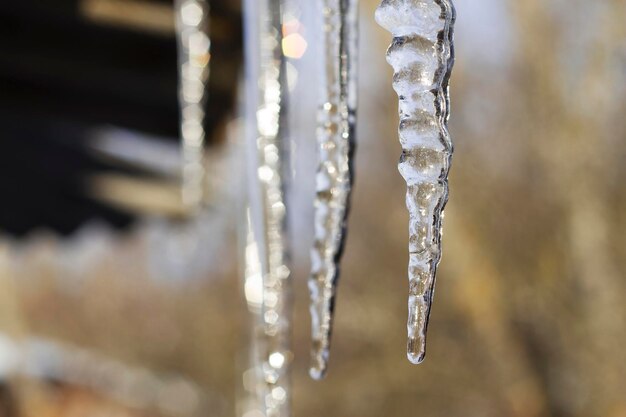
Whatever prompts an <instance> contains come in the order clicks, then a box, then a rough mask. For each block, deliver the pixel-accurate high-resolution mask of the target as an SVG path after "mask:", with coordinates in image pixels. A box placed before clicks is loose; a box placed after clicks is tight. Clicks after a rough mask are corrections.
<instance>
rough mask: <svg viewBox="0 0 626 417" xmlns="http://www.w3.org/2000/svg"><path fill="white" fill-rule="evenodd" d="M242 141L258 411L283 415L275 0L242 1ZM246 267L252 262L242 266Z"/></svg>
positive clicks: (285, 283) (286, 347)
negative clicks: (254, 273) (255, 313)
mask: <svg viewBox="0 0 626 417" xmlns="http://www.w3.org/2000/svg"><path fill="white" fill-rule="evenodd" d="M244 5H245V9H244V13H245V36H246V42H245V48H246V50H245V58H246V59H245V61H246V64H245V65H246V79H247V82H246V121H247V123H248V125H247V128H246V143H247V149H248V151H249V164H250V169H249V170H248V171H249V173H250V176H249V178H248V179H249V184H248V186H249V201H248V203H249V210H250V211H249V212H250V225H251V231H252V238H251V239H252V241H253V242H255V252H256V253H257V254H258V255H256V256H258V269H259V272H258V273H259V276H260V278H261V282H262V287H261V288H262V290H261V295H260V314H259V320H260V323H258V326H257V331H256V332H255V340H254V341H253V345H254V349H255V352H256V356H257V358H256V359H255V362H256V364H255V375H256V379H257V380H256V382H257V385H258V398H259V402H260V403H261V404H263V407H264V410H262V415H264V416H266V417H281V416H288V415H289V414H290V396H291V386H290V367H291V357H292V354H291V350H290V349H291V348H290V326H291V319H292V314H291V270H290V267H289V263H288V244H287V237H286V236H287V233H286V220H287V209H286V207H287V206H286V200H285V188H286V179H287V178H288V173H289V150H288V143H289V140H288V137H287V136H286V133H285V129H284V126H285V110H286V106H285V105H284V100H285V95H286V92H287V88H286V86H287V83H286V76H285V75H286V74H285V61H284V55H283V52H282V48H281V43H282V10H283V6H284V5H283V2H282V1H281V0H246V1H245V3H244ZM248 266H251V264H249V265H248Z"/></svg>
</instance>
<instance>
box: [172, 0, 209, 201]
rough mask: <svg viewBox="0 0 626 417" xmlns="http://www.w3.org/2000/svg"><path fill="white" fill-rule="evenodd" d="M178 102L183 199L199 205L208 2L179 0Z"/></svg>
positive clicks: (202, 183)
mask: <svg viewBox="0 0 626 417" xmlns="http://www.w3.org/2000/svg"><path fill="white" fill-rule="evenodd" d="M175 8H176V32H177V37H178V51H179V52H178V65H179V80H180V81H179V103H180V112H181V116H180V118H181V129H180V130H181V137H182V153H183V173H182V177H183V187H182V189H183V202H184V203H185V204H186V205H188V206H190V207H195V208H197V207H198V206H199V205H200V204H201V203H202V200H203V198H204V177H205V172H204V164H203V155H204V152H203V149H204V139H205V137H204V136H205V131H204V104H205V102H206V99H207V97H206V96H207V94H206V92H207V88H206V86H207V83H208V78H209V60H210V56H211V55H210V45H211V42H210V39H209V5H208V3H207V1H206V0H176V2H175Z"/></svg>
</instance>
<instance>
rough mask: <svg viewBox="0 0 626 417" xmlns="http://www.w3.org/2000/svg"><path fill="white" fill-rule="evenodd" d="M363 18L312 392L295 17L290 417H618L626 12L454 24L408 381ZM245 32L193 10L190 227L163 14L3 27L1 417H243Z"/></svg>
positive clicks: (376, 36) (82, 5)
mask: <svg viewBox="0 0 626 417" xmlns="http://www.w3.org/2000/svg"><path fill="white" fill-rule="evenodd" d="M377 3H378V2H377V1H375V0H361V13H360V15H361V20H360V22H361V23H360V29H361V46H360V58H359V60H360V68H361V75H360V109H359V112H360V119H359V124H358V150H357V156H356V171H357V172H356V175H357V177H356V188H355V191H354V195H353V203H352V207H353V208H352V214H351V218H350V222H349V235H348V240H347V246H346V252H345V258H344V261H343V267H342V272H343V274H342V279H341V287H340V289H339V295H338V297H339V298H338V305H337V309H336V314H337V316H336V329H335V332H334V339H333V348H332V356H331V364H330V366H331V368H330V371H329V374H328V376H327V378H326V380H325V381H323V382H321V383H320V382H314V381H311V380H309V378H308V372H307V361H308V358H309V335H308V333H309V318H308V299H307V298H308V291H307V285H306V279H307V275H308V268H309V260H308V248H309V245H310V243H311V241H312V230H313V226H312V199H313V195H314V187H313V172H314V171H315V165H316V161H315V158H313V157H312V155H314V154H315V147H316V144H315V137H314V132H315V126H314V123H315V117H314V115H315V111H316V110H315V109H316V106H317V104H316V95H317V91H316V89H315V88H314V86H315V82H314V81H315V80H316V74H317V73H318V69H319V67H318V66H317V63H318V61H319V60H318V59H317V57H318V56H319V55H318V49H317V48H319V42H318V37H319V34H318V30H319V28H318V27H317V26H316V22H317V20H316V19H317V18H318V17H317V16H318V14H319V10H318V9H317V8H316V7H315V4H314V2H306V1H296V0H290V1H289V2H288V19H287V23H289V25H288V26H287V27H286V29H285V33H287V34H291V35H294V37H293V38H292V43H291V44H288V45H291V49H290V51H289V54H288V55H289V56H290V58H289V64H288V66H289V73H290V75H289V81H290V95H291V96H292V100H291V105H290V108H289V114H290V116H289V117H290V121H291V126H292V128H291V131H290V135H291V137H292V140H293V143H294V147H295V151H294V152H293V155H294V178H293V184H292V193H291V198H292V201H293V206H292V207H293V211H292V217H293V222H292V223H293V224H292V228H291V230H292V240H293V243H294V271H295V272H294V287H295V290H296V296H295V308H296V311H295V313H296V314H295V322H294V323H295V324H294V345H293V350H294V357H295V363H294V371H293V382H294V403H293V404H294V414H295V415H298V416H321V415H323V416H327V417H331V416H359V417H374V416H377V417H380V416H383V415H398V416H428V417H443V416H446V417H447V416H464V417H474V416H476V417H590V416H602V417H626V395H624V393H625V392H626V349H624V345H625V344H626V299H625V294H626V279H625V277H626V238H625V237H624V236H626V187H625V186H624V178H626V118H624V116H623V115H624V114H626V24H625V22H626V1H624V0H602V1H595V2H589V1H583V0H542V1H540V0H525V1H523V2H521V1H513V0H457V1H456V2H455V3H456V6H457V14H458V20H457V26H456V53H457V63H456V67H455V71H454V73H453V78H452V91H451V94H452V104H453V109H452V118H451V133H452V136H453V139H454V142H455V149H456V153H455V156H454V163H453V168H452V171H451V177H450V188H451V198H450V202H449V204H448V206H447V210H446V217H445V225H444V257H443V261H442V263H441V267H440V273H439V279H438V287H437V296H436V299H435V305H434V310H433V315H432V319H431V326H430V332H429V352H428V356H427V360H426V361H425V363H424V364H423V365H420V366H417V367H416V366H412V365H410V364H409V363H408V362H407V360H406V357H405V333H406V329H405V320H406V293H407V288H406V287H407V285H406V267H407V262H408V254H407V249H406V248H407V223H408V215H407V213H406V209H405V207H404V182H403V180H402V178H401V177H400V175H399V174H398V172H397V169H396V163H397V160H398V156H399V154H400V147H399V144H398V142H397V137H396V127H397V98H396V96H395V93H394V92H393V90H392V89H391V87H390V82H391V68H389V67H388V66H387V64H386V62H385V59H384V53H385V49H386V47H387V45H388V44H389V43H390V37H389V34H388V33H387V32H385V31H384V30H383V29H381V28H379V27H377V26H376V25H375V23H374V21H373V13H374V9H375V7H376V6H377ZM241 12H242V10H241V5H240V4H239V2H238V1H234V0H212V1H211V29H210V36H211V60H210V73H211V76H210V81H209V84H208V87H207V89H208V94H209V100H208V103H207V111H206V114H207V117H206V119H205V129H206V131H207V146H206V148H205V160H206V166H207V171H208V174H209V175H208V185H207V189H208V192H207V196H206V200H207V201H206V208H205V209H203V210H202V211H201V212H200V213H198V212H197V211H194V210H190V209H189V208H188V207H186V206H185V205H184V204H183V203H182V201H181V199H180V178H179V170H180V169H179V168H180V167H179V164H180V159H181V155H180V150H179V142H180V140H179V139H178V136H179V135H178V129H179V128H178V125H179V116H178V103H177V52H176V37H175V25H174V9H173V4H172V3H171V2H170V1H166V0H54V1H50V0H47V1H42V0H21V1H19V2H16V1H14V2H9V1H5V2H2V3H1V4H0V45H1V48H0V50H1V52H0V107H1V108H0V193H1V200H2V206H1V209H0V286H1V289H0V380H1V385H0V416H6V417H18V416H19V417H48V416H72V417H73V416H81V417H84V416H87V417H101V416H109V417H113V416H115V417H117V416H144V417H147V416H232V415H237V414H238V413H239V410H238V409H237V407H236V405H235V404H236V402H235V398H236V397H237V396H239V394H240V393H241V392H245V390H246V380H245V379H244V378H242V376H241V370H242V369H241V368H242V365H241V363H242V362H245V361H244V360H243V359H245V356H246V340H247V337H248V336H247V333H248V329H249V324H248V317H247V316H248V313H247V307H246V303H245V300H244V296H243V289H242V284H241V278H240V277H241V275H242V265H241V263H242V261H241V256H240V253H241V239H240V238H239V236H240V235H241V233H242V229H243V228H242V223H243V220H242V219H243V218H244V217H243V211H244V210H243V207H244V203H243V200H244V195H245V192H244V187H242V186H241V179H242V177H243V176H244V175H243V171H244V170H245V162H244V156H243V154H244V152H243V150H242V149H241V143H242V138H241V135H242V129H241V128H240V126H241V124H242V121H241V117H240V115H241V110H240V107H241V106H240V104H239V103H241V102H242V101H243V99H241V98H240V97H241V93H240V90H241V88H240V85H241V82H242V38H243V36H242V23H241ZM303 80H305V81H306V82H304V81H303ZM238 393H239V394H238ZM245 417H255V416H252V415H246V416H245Z"/></svg>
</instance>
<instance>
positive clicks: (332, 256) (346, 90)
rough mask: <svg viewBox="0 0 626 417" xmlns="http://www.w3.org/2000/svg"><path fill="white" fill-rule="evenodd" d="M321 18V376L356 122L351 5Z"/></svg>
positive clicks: (316, 281)
mask: <svg viewBox="0 0 626 417" xmlns="http://www.w3.org/2000/svg"><path fill="white" fill-rule="evenodd" d="M318 5H319V8H320V10H322V13H323V25H322V27H323V32H324V33H323V47H322V50H323V55H322V63H323V71H322V76H321V80H322V82H321V85H322V88H321V89H320V110H319V116H318V128H317V141H318V155H319V166H318V170H317V176H316V197H315V240H314V244H313V248H312V250H311V275H310V278H309V290H310V296H311V306H310V311H311V332H312V341H313V347H312V352H311V368H310V375H311V377H312V378H314V379H321V378H322V377H323V376H324V373H325V371H326V367H327V362H328V356H329V347H330V336H331V332H332V322H333V306H334V300H335V293H336V285H337V281H338V278H339V262H340V258H341V253H342V250H343V243H344V239H345V232H346V221H347V215H348V205H349V199H350V191H351V189H352V177H353V171H352V154H353V151H354V128H355V118H356V105H357V103H356V101H357V94H356V90H357V88H356V85H357V62H356V52H357V51H356V49H357V39H358V33H357V32H358V30H357V29H358V28H357V26H358V21H357V9H358V1H357V0H318Z"/></svg>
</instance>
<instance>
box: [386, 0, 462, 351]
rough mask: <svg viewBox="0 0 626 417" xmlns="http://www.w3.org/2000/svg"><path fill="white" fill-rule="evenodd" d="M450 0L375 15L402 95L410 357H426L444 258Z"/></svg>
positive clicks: (422, 0)
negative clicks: (383, 31) (384, 34)
mask: <svg viewBox="0 0 626 417" xmlns="http://www.w3.org/2000/svg"><path fill="white" fill-rule="evenodd" d="M454 19H455V12H454V6H453V5H452V2H451V1H450V0H384V1H383V2H382V3H381V4H380V6H379V7H378V9H377V10H376V21H377V22H378V23H379V24H380V25H381V26H382V27H384V28H385V29H387V30H388V31H389V32H391V33H392V35H393V42H392V44H391V46H390V47H389V50H388V51H387V62H389V64H390V65H391V66H392V67H393V69H394V75H393V88H394V90H395V91H396V93H398V98H399V113H400V126H399V137H400V143H401V145H402V156H401V157H400V163H399V170H400V173H401V174H402V176H403V177H404V179H405V180H406V182H407V195H406V204H407V208H408V210H409V216H410V220H409V315H408V316H409V317H408V323H407V330H408V348H407V349H408V352H407V356H408V358H409V360H410V361H411V362H413V363H420V362H422V361H423V360H424V356H425V353H426V331H427V328H428V319H429V316H430V310H431V303H432V299H433V293H434V289H435V275H436V272H437V265H438V263H439V260H440V259H441V222H442V217H443V209H444V206H445V205H446V202H447V199H448V171H449V168H450V160H451V157H452V143H451V141H450V136H449V134H448V128H447V122H448V117H449V108H450V106H449V95H448V81H449V78H450V73H451V70H452V65H453V62H454V51H453V45H452V32H453V25H454Z"/></svg>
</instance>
